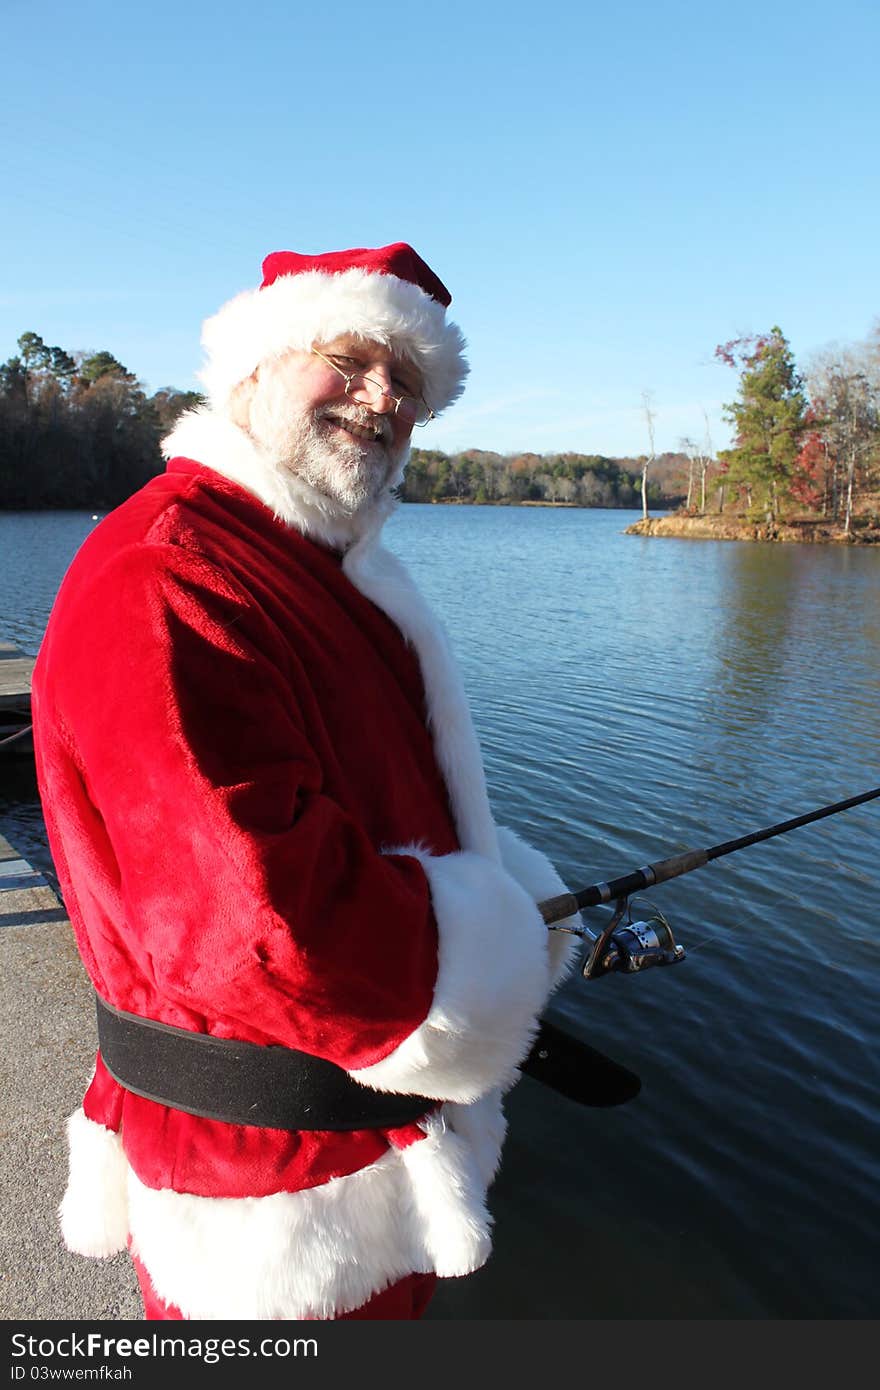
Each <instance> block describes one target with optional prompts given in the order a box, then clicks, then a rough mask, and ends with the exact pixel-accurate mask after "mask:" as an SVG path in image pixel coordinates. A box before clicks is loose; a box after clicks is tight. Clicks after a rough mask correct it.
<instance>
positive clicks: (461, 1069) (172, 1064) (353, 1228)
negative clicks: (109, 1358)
mask: <svg viewBox="0 0 880 1390" xmlns="http://www.w3.org/2000/svg"><path fill="white" fill-rule="evenodd" d="M263 272H264V274H263V281H262V285H261V286H260V288H259V289H254V290H250V291H246V292H245V293H243V294H240V295H238V296H237V297H236V298H234V299H233V300H231V301H230V303H228V304H227V305H225V307H224V308H222V309H221V310H220V312H219V313H218V314H217V315H216V316H215V317H213V318H211V319H209V320H208V322H207V323H206V325H205V328H204V335H203V343H204V346H205V349H206V354H207V362H206V366H205V368H204V371H203V380H204V383H205V386H206V389H207V401H208V403H207V404H206V405H205V406H204V407H201V408H199V409H197V410H195V411H193V412H191V413H189V414H187V415H185V416H183V417H182V418H181V420H180V421H179V423H178V425H177V427H176V428H175V429H174V431H173V433H172V434H171V435H170V436H169V438H168V439H167V440H166V441H165V452H166V455H167V457H168V459H169V462H168V466H167V471H166V472H165V473H164V474H162V475H160V476H159V477H156V478H154V479H153V480H152V481H151V482H150V483H148V484H147V486H146V487H144V488H143V489H142V490H141V491H140V492H138V493H137V494H136V495H135V496H133V497H131V498H130V499H129V500H128V501H127V502H125V503H124V504H123V505H122V506H121V507H119V508H118V509H117V510H116V511H115V512H113V513H111V515H109V516H108V517H107V518H106V519H105V520H104V521H103V522H102V523H101V524H100V525H99V526H98V527H97V528H96V529H95V531H94V532H93V533H92V535H91V536H90V537H89V539H88V540H87V541H86V543H85V544H84V545H83V547H82V548H81V549H80V551H79V552H78V554H77V556H76V558H75V560H74V562H73V564H72V566H71V568H70V570H69V572H68V574H67V576H66V578H65V580H64V583H63V585H62V587H61V590H60V592H59V595H58V598H57V601H56V604H55V608H54V610H53V613H52V616H51V619H50V622H49V625H48V628H47V632H46V636H45V639H44V642H43V645H42V648H41V651H40V654H39V658H38V661H37V664H36V669H35V673H34V688H33V707H34V724H35V735H36V749H37V763H38V774H39V780H40V789H41V795H42V799H43V806H44V811H45V817H46V824H47V829H48V834H49V839H50V844H51V848H52V852H53V855H54V858H55V863H56V866H57V869H58V874H59V879H60V882H61V886H62V890H63V894H64V901H65V904H66V906H67V909H68V911H69V914H70V919H71V922H72V925H73V929H74V931H75V934H76V939H77V943H78V946H79V950H80V953H81V955H82V959H83V962H84V964H85V967H86V969H87V971H88V973H89V976H90V978H91V980H92V983H93V984H94V987H95V992H96V996H97V1001H98V1020H99V1041H100V1047H99V1051H98V1056H97V1060H96V1065H95V1071H94V1075H93V1077H92V1079H91V1081H90V1083H89V1085H88V1088H87V1090H86V1093H85V1097H84V1100H83V1104H82V1107H81V1109H79V1110H78V1111H76V1113H75V1114H74V1115H73V1116H71V1118H70V1120H69V1123H68V1135H69V1144H70V1175H69V1183H68V1187H67V1191H66V1194H65V1196H64V1200H63V1203H62V1207H61V1223H62V1229H63V1233H64V1237H65V1240H66V1242H67V1245H68V1247H69V1248H70V1249H71V1250H75V1251H78V1252H80V1253H82V1254H86V1255H92V1256H106V1255H111V1254H114V1253H115V1252H117V1251H119V1250H122V1249H125V1248H126V1246H128V1247H129V1248H130V1250H131V1253H132V1257H133V1258H134V1260H135V1264H136V1268H137V1271H138V1277H139V1279H140V1282H141V1288H142V1291H143V1294H144V1301H145V1308H146V1314H147V1316H148V1317H158V1318H168V1317H172V1318H173V1317H178V1318H192V1319H205V1318H210V1319H227V1318H228V1319H238V1318H244V1319H277V1318H283V1319H332V1318H342V1317H366V1318H372V1317H375V1318H381V1317H390V1318H402V1317H417V1316H419V1315H420V1312H421V1311H422V1309H423V1307H424V1305H425V1303H426V1302H427V1299H428V1298H429V1296H430V1292H431V1290H432V1288H433V1284H434V1280H435V1279H436V1277H437V1276H441V1277H442V1276H450V1275H463V1274H467V1273H468V1272H470V1271H472V1270H474V1269H477V1268H478V1267H479V1266H480V1265H482V1264H483V1263H484V1262H485V1260H486V1259H487V1257H488V1254H489V1251H490V1218H489V1215H488V1213H487V1208H486V1191H487V1188H488V1185H489V1183H490V1181H491V1179H492V1176H493V1174H494V1173H495V1171H496V1168H497V1165H498V1160H499V1154H500V1149H501V1144H502V1140H503V1136H504V1118H503V1114H502V1107H501V1096H502V1093H503V1091H504V1090H505V1089H506V1088H508V1087H509V1086H510V1085H511V1084H512V1083H513V1082H514V1081H515V1080H516V1078H517V1076H518V1069H517V1068H518V1063H520V1062H521V1061H522V1059H523V1057H524V1056H525V1054H526V1053H527V1052H528V1050H529V1046H530V1043H531V1040H532V1039H533V1037H534V1033H535V1028H536V1023H537V1019H538V1017H539V1015H540V1012H541V1010H542V1008H543V1005H544V1003H545V1001H546V999H547V996H548V993H549V992H550V990H551V989H552V988H553V987H554V985H555V983H557V982H558V980H559V979H560V978H561V976H562V974H563V973H564V970H565V965H566V962H565V954H566V943H568V942H570V940H571V938H570V937H567V936H564V935H561V934H559V933H551V934H548V932H547V929H546V927H545V925H544V923H543V920H542V917H541V914H540V912H539V910H538V908H537V906H536V902H537V901H539V900H541V899H542V898H546V897H550V896H553V895H555V894H557V893H560V892H562V891H564V885H563V884H562V883H561V881H560V879H559V876H558V874H557V873H556V871H555V870H554V869H553V867H552V866H551V865H550V864H549V862H548V861H547V860H546V859H545V857H544V856H543V855H542V854H540V853H539V852H538V851H536V850H534V849H531V848H530V847H528V846H527V845H525V844H523V843H522V842H521V841H520V840H518V839H517V837H516V836H515V835H514V834H512V833H511V832H510V831H504V830H499V829H498V828H497V827H496V826H495V824H494V823H493V820H492V816H491V814H490V810H489V804H488V800H487V795H486V787H485V779H484V774H483V768H482V763H481V758H480V752H479V747H478V743H477V740H476V737H475V734H474V730H473V726H472V723H471V719H470V716H469V712H468V709H467V705H466V702H465V698H464V694H463V690H462V686H461V682H460V678H459V675H458V673H457V670H456V668H455V665H454V663H453V660H452V657H451V655H450V651H449V648H448V645H447V641H446V638H445V635H444V632H443V629H442V627H441V625H440V624H439V622H438V621H437V619H436V618H435V617H434V615H433V614H432V613H431V612H430V610H429V609H428V607H427V606H426V604H425V602H424V600H423V599H422V597H421V596H420V594H419V592H418V590H417V589H416V587H415V585H414V583H413V581H412V580H411V578H410V577H409V575H408V573H407V572H406V570H405V569H404V567H403V566H402V565H401V563H400V562H399V561H398V560H397V559H395V558H394V556H393V555H392V554H390V553H389V552H388V551H387V550H385V549H384V548H383V546H382V544H381V542H380V532H381V529H382V526H383V523H384V521H385V520H386V518H387V517H388V515H389V513H390V512H391V510H392V509H393V507H394V506H395V505H396V499H395V493H394V490H395V488H396V487H397V486H398V485H399V483H400V482H401V479H402V477H403V471H404V467H405V464H406V460H407V457H408V451H409V444H410V434H411V431H412V429H413V427H414V426H416V425H421V424H424V423H426V422H427V421H428V420H429V419H430V418H431V417H432V416H433V415H435V414H437V413H439V412H440V411H441V410H443V409H445V408H446V407H447V406H449V405H450V404H451V403H452V402H453V401H454V400H455V399H456V398H457V397H458V395H459V394H460V392H461V390H462V386H463V382H464V378H465V375H466V372H467V365H466V363H465V360H464V356H463V348H464V342H463V339H462V336H461V334H460V332H459V330H458V328H457V327H456V326H455V324H453V323H451V322H449V321H448V320H447V318H446V309H447V307H448V305H449V302H450V296H449V293H448V291H447V290H446V289H445V287H444V286H443V284H442V283H441V282H440V280H439V279H438V278H437V276H436V275H435V274H434V273H433V272H432V271H431V270H430V268H429V267H428V266H427V265H426V264H425V262H424V261H423V260H422V259H421V258H420V257H419V256H418V255H417V254H416V253H415V251H413V250H412V248H411V247H409V246H407V245H405V244H403V243H397V244H395V245H392V246H385V247H381V248H378V249H372V250H367V249H363V248H359V249H356V250H350V251H343V252H331V253H327V254H324V255H314V256H312V255H299V254H297V253H294V252H276V253H274V254H272V255H270V256H268V257H267V259H266V261H265V262H264V264H263ZM551 938H552V940H551Z"/></svg>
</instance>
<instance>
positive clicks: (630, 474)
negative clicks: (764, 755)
mask: <svg viewBox="0 0 880 1390" xmlns="http://www.w3.org/2000/svg"><path fill="white" fill-rule="evenodd" d="M716 357H717V358H718V359H719V360H720V361H722V362H724V363H726V364H727V365H728V366H730V367H732V368H734V369H735V370H737V371H738V374H739V380H738V394H737V397H736V399H735V400H733V401H731V402H729V403H728V404H727V405H725V407H724V413H725V418H726V419H727V421H728V422H729V423H730V425H731V427H732V429H733V433H734V442H733V444H732V446H731V447H730V448H729V449H724V450H721V451H720V452H719V453H718V454H717V455H716V454H715V453H714V451H713V448H712V443H711V439H710V436H709V427H708V420H707V419H706V417H705V414H704V424H705V430H704V433H703V440H702V442H701V443H700V444H696V443H694V441H693V440H692V439H690V438H683V439H681V440H680V441H679V449H678V451H676V452H667V453H663V454H659V455H657V454H656V453H655V450H654V419H655V414H656V412H655V410H654V409H653V399H652V397H651V395H650V393H648V392H645V393H643V397H642V402H643V413H644V418H645V421H646V426H647V436H648V442H649V444H650V449H649V451H648V452H646V453H645V454H641V455H639V456H637V457H626V458H609V457H606V456H604V455H600V454H580V453H573V452H564V453H553V454H535V453H518V454H500V453H494V452H492V451H489V450H483V449H467V450H464V451H462V452H460V453H455V454H447V453H444V452H442V451H441V450H437V449H418V448H417V449H413V452H412V458H411V461H410V465H409V468H408V470H407V475H406V478H405V481H404V484H403V489H402V496H403V499H404V501H408V502H476V503H490V504H505V503H512V504H527V503H551V504H557V505H559V504H563V505H569V506H576V507H634V506H637V505H638V504H639V501H641V505H642V509H643V512H644V514H645V515H647V511H648V506H649V505H652V506H655V507H664V508H668V507H673V506H676V505H679V504H680V505H682V506H684V507H685V508H686V509H687V510H688V511H690V512H707V511H721V510H724V509H725V508H727V509H728V510H732V511H738V512H743V511H745V512H747V513H748V514H749V515H752V516H760V517H762V518H764V519H766V520H767V521H768V522H772V521H775V520H776V519H779V518H781V517H783V516H786V515H791V514H793V513H795V512H800V513H801V514H802V515H803V514H808V515H813V516H821V517H823V518H827V519H830V520H832V521H834V522H838V523H839V524H840V525H842V526H843V527H845V529H846V530H847V531H848V530H849V529H850V527H851V525H852V518H853V515H854V514H855V513H856V512H857V511H858V509H859V507H860V506H862V507H864V505H865V503H866V500H867V501H868V502H870V500H871V498H872V496H873V492H874V490H875V489H877V488H878V487H880V320H878V322H877V323H876V324H875V326H874V329H873V330H872V332H871V334H870V335H869V337H868V338H867V339H866V340H865V342H863V343H857V344H855V345H853V346H850V347H845V348H833V349H828V350H826V351H825V352H824V353H822V354H819V355H817V356H816V357H815V358H814V359H813V360H812V361H811V362H810V363H809V364H808V367H807V370H806V372H805V373H804V374H802V373H801V372H800V371H799V370H798V368H797V366H796V364H795V361H794V357H793V354H792V352H791V348H790V346H789V344H788V342H787V340H786V338H785V337H784V335H783V333H782V330H781V329H780V328H778V327H774V328H772V329H771V330H770V331H769V333H764V334H760V335H754V336H751V337H743V338H738V339H735V340H733V341H732V342H729V343H724V344H722V345H721V346H719V347H718V348H717V349H716ZM202 399H203V398H202V397H201V395H200V394H199V393H198V392H196V391H178V390H176V389H175V388H174V387H171V386H168V387H163V388H162V389H161V390H159V391H156V392H155V393H154V394H153V395H151V396H148V395H147V394H146V392H145V391H144V389H143V387H142V386H141V384H140V382H139V381H138V380H137V378H136V377H135V376H134V374H133V373H132V372H130V371H129V370H128V369H127V368H126V367H125V366H123V364H122V363H121V362H119V361H118V360H117V358H116V357H114V356H113V354H112V353H110V352H108V351H106V350H105V351H101V352H92V353H85V352H77V353H73V354H71V353H69V352H67V351H66V350H65V349H64V348H61V347H52V346H49V345H48V344H46V343H45V342H44V341H43V339H42V338H41V337H40V336H39V334H37V333H34V332H27V333H23V334H22V336H21V337H20V338H19V339H18V353H17V354H16V355H15V356H13V357H11V358H10V359H9V360H8V361H7V362H4V363H3V364H2V365H0V507H2V508H22V509H26V508H44V507H78V508H90V509H95V510H100V511H106V510H108V509H109V508H111V507H114V506H116V505H118V504H119V503H120V502H122V501H124V500H125V498H126V497H129V496H130V495H131V494H132V493H133V492H136V491H137V489H138V488H139V487H141V486H142V485H143V484H144V483H145V482H146V481H148V479H149V478H151V477H153V476H154V475H155V474H157V473H159V472H161V471H162V468H163V461H162V457H161V452H160V440H161V439H162V437H163V435H165V434H167V433H168V431H169V430H170V429H171V427H172V425H173V424H174V422H175V420H176V419H177V417H178V416H179V415H180V413H181V412H182V411H183V410H185V409H187V408H189V407H191V406H194V405H197V404H199V403H201V401H202Z"/></svg>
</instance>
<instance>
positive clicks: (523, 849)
mask: <svg viewBox="0 0 880 1390" xmlns="http://www.w3.org/2000/svg"><path fill="white" fill-rule="evenodd" d="M498 848H499V849H500V850H501V859H502V863H503V864H504V867H505V869H506V870H507V872H508V873H509V874H512V876H513V877H514V878H515V879H516V881H517V883H520V884H522V886H523V888H525V890H526V892H527V893H528V894H529V895H530V896H531V897H532V898H534V900H535V902H544V901H546V899H547V898H556V897H558V896H559V895H560V893H567V892H568V891H569V889H568V888H567V887H566V885H565V884H564V883H563V881H562V879H561V878H560V876H559V873H558V872H557V870H556V868H555V867H554V866H553V864H551V862H550V860H549V859H548V858H547V856H546V854H543V853H542V852H541V850H539V849H535V848H534V847H533V846H532V845H529V844H526V842H525V840H521V839H520V838H519V836H518V835H516V834H514V832H513V831H512V830H509V829H508V828H507V826H503V825H499V827H498ZM580 920H581V918H580V913H579V912H576V913H574V915H573V916H571V917H566V918H565V919H564V921H563V922H560V923H558V927H562V926H569V925H571V926H574V925H578V926H579V925H580ZM547 937H548V949H549V952H550V990H551V993H552V991H553V990H554V989H556V987H557V985H560V984H561V983H562V981H563V980H564V979H565V977H566V975H568V973H569V971H570V970H571V968H572V965H573V964H574V962H575V960H576V958H577V955H578V942H577V938H576V937H574V936H572V935H571V934H570V933H569V932H565V931H559V930H556V931H548V933H547Z"/></svg>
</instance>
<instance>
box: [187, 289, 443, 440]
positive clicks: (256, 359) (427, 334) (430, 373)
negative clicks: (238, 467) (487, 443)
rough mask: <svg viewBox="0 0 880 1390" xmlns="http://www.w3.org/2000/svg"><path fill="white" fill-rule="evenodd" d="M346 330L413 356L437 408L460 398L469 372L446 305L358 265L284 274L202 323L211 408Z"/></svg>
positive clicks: (247, 292)
mask: <svg viewBox="0 0 880 1390" xmlns="http://www.w3.org/2000/svg"><path fill="white" fill-rule="evenodd" d="M345 333H353V334H355V335H357V336H358V337H361V338H365V339H369V340H371V341H373V342H377V343H382V344H383V345H385V346H386V347H393V348H394V350H395V351H397V352H400V353H402V354H403V355H405V356H407V357H409V358H410V359H411V360H412V361H413V362H414V363H415V364H416V365H417V366H418V368H419V369H420V371H421V373H422V382H423V394H424V397H425V400H426V401H427V402H428V405H429V406H430V407H431V409H432V410H433V411H435V412H437V413H439V412H440V411H441V410H445V409H446V407H447V406H449V405H451V404H452V402H453V401H454V400H456V399H457V398H458V397H459V396H460V395H461V392H462V390H463V388H464V381H465V377H466V376H467V373H468V365H467V362H466V361H465V358H464V346H465V344H464V338H463V337H462V334H461V330H460V329H459V328H458V326H457V325H456V324H454V323H448V322H447V320H446V312H445V310H444V308H443V305H442V304H440V303H438V301H437V300H435V299H432V298H431V296H430V295H428V294H426V293H425V291H424V290H422V289H421V288H420V287H419V286H418V285H414V284H412V283H411V282H410V281H408V280H401V279H399V278H398V277H397V276H396V275H388V274H379V273H376V272H374V271H367V270H362V269H360V268H353V269H351V270H345V271H341V272H340V273H338V274H329V275H328V274H326V273H325V272H323V271H318V270H309V271H303V272H302V273H300V274H298V275H281V276H279V277H278V279H277V280H275V281H273V282H272V284H271V285H267V287H266V288H265V289H255V290H245V291H244V293H243V294H239V295H236V297H235V298H234V299H231V300H230V301H229V303H228V304H225V305H224V306H223V308H222V309H220V311H219V312H218V313H216V314H214V315H213V317H212V318H209V319H207V320H206V322H205V324H204V327H203V329H202V345H203V347H204V349H205V352H206V354H207V361H206V363H205V366H204V367H203V369H202V371H201V372H200V373H199V375H200V377H201V380H202V381H203V383H204V385H205V387H206V389H207V392H208V396H209V398H210V400H211V403H212V405H214V406H215V407H216V408H217V409H219V410H223V409H225V408H226V405H227V402H228V399H229V395H230V392H231V391H232V390H233V388H234V387H235V386H237V385H238V383H239V382H240V381H245V380H246V379H247V378H248V377H249V376H250V375H251V373H252V372H253V371H254V370H255V368H256V367H257V366H258V365H259V363H260V362H262V361H264V360H265V359H266V358H268V357H273V356H277V355H279V354H281V353H283V352H286V351H288V350H289V349H291V348H299V349H301V350H308V349H309V348H311V347H312V345H313V344H315V343H329V342H332V341H333V339H334V338H338V337H339V336H340V335H341V334H345Z"/></svg>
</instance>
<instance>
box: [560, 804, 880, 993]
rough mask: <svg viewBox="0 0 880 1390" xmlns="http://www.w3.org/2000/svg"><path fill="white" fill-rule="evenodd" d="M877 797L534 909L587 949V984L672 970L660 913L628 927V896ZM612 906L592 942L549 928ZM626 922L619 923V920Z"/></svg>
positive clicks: (678, 954)
mask: <svg viewBox="0 0 880 1390" xmlns="http://www.w3.org/2000/svg"><path fill="white" fill-rule="evenodd" d="M877 797H880V787H875V788H874V789H873V790H872V791H867V792H861V793H860V794H859V795H858V796H850V797H848V798H847V799H846V800H845V801H835V802H834V803H833V804H832V805H830V806H820V807H819V808H818V810H816V811H807V812H806V814H805V815H802V816H795V817H794V818H793V819H791V820H785V821H780V822H779V824H778V825H768V826H765V827H764V829H762V830H753V831H751V833H750V834H748V835H741V836H739V838H738V839H735V840H724V841H722V842H721V844H718V845H712V846H711V847H710V848H709V849H689V850H685V851H684V853H683V854H675V855H672V856H671V857H670V858H669V859H660V860H658V862H657V863H656V864H646V865H645V866H644V867H643V868H641V869H634V870H633V871H632V872H631V873H628V874H621V876H620V877H619V878H612V879H610V880H609V881H608V882H607V883H593V884H591V885H590V886H589V887H588V888H581V889H579V891H578V892H576V893H562V894H560V895H559V897H556V898H548V899H546V901H544V902H541V903H539V904H538V907H539V909H540V911H541V915H542V916H543V918H544V921H545V922H546V923H547V926H548V927H549V928H550V930H551V931H567V932H571V933H572V935H574V936H579V937H581V938H582V939H583V940H585V941H587V942H589V943H590V951H589V953H588V955H587V959H586V961H585V962H584V968H583V974H584V978H585V979H587V980H592V979H595V978H597V977H598V976H600V975H607V974H610V973H611V972H612V971H622V972H624V973H626V974H630V975H632V974H636V973H637V972H638V971H640V970H645V969H647V968H648V967H649V966H652V965H677V964H678V962H679V961H682V960H684V957H685V951H684V947H683V946H680V945H678V944H677V943H676V941H675V939H674V938H673V935H672V928H671V927H670V925H669V923H668V922H667V920H666V918H665V917H664V916H663V915H662V913H657V915H656V916H655V917H653V918H652V919H651V920H650V921H647V922H633V921H632V919H631V914H630V913H629V901H628V900H629V896H630V894H631V893H637V892H638V891H639V890H640V889H642V888H652V887H654V885H655V884H658V883H666V882H668V880H669V879H671V878H679V877H680V876H681V875H682V874H689V873H691V872H692V871H693V870H694V869H702V868H703V867H704V865H706V864H710V863H711V862H712V861H713V860H714V859H721V858H722V857H723V856H724V855H725V854H735V853H736V851H737V850H740V849H746V848H747V847H748V846H749V845H755V844H758V842H759V841H761V840H770V839H772V838H773V836H775V835H786V834H787V833H788V831H790V830H797V829H798V827H799V826H802V825H809V824H811V822H812V821H817V820H822V819H824V817H825V816H835V815H837V814H838V813H839V812H840V811H848V810H849V809H850V807H852V806H861V805H862V803H863V802H865V801H873V800H875V799H876V798H877ZM612 900H613V901H614V904H615V908H614V915H613V917H612V918H611V921H610V922H609V923H608V926H607V927H606V928H605V929H604V931H602V932H601V933H600V934H599V935H598V936H596V935H595V934H594V933H593V932H591V931H590V930H589V928H587V927H585V926H584V925H583V924H579V925H576V926H564V927H557V926H555V925H554V924H555V923H557V922H561V921H562V920H563V919H564V918H566V917H570V916H572V915H573V914H576V913H578V912H580V910H581V909H582V908H586V907H597V906H598V905H599V904H601V903H608V902H611V901H612ZM625 914H626V915H627V920H626V921H625V922H624V920H623V919H624V915H625Z"/></svg>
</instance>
